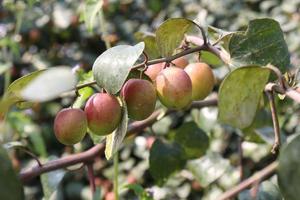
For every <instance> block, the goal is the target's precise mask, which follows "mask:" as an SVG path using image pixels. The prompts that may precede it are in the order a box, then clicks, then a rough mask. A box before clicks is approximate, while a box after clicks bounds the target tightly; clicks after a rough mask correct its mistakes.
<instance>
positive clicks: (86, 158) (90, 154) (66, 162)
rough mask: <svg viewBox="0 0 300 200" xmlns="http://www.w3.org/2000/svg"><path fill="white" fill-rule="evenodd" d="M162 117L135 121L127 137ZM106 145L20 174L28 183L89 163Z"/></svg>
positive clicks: (208, 103) (199, 105)
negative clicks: (34, 179) (43, 175)
mask: <svg viewBox="0 0 300 200" xmlns="http://www.w3.org/2000/svg"><path fill="white" fill-rule="evenodd" d="M217 101H218V100H217V99H216V98H213V99H209V100H203V101H195V102H193V103H192V105H191V108H202V107H206V106H215V105H217ZM173 112H175V110H168V111H167V112H166V114H170V113H173ZM160 115H161V110H156V111H154V112H153V113H152V115H151V116H150V117H148V118H147V119H145V120H142V121H135V122H132V123H131V124H129V126H128V130H127V137H128V136H130V135H133V134H135V133H139V132H141V131H142V130H144V129H145V128H146V127H148V126H151V125H152V124H154V123H155V122H156V121H157V120H158V119H157V118H158V117H159V116H160ZM104 148H105V143H104V142H103V143H101V144H96V145H95V146H94V147H92V148H90V149H89V150H87V151H84V152H81V153H77V154H73V155H69V156H65V157H63V158H59V159H56V160H53V161H49V162H47V163H44V164H42V166H38V165H37V166H34V167H32V168H29V169H25V170H23V171H21V173H20V174H19V176H20V179H21V181H22V182H28V181H30V180H31V179H33V178H35V177H37V176H39V175H41V174H43V173H46V172H50V171H54V170H57V169H60V168H65V167H68V166H71V165H75V164H77V163H87V162H91V161H93V160H94V158H96V157H98V156H100V155H101V154H103V153H104Z"/></svg>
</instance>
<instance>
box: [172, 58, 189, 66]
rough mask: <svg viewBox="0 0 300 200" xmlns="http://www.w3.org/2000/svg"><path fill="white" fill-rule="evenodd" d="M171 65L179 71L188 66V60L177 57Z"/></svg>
mask: <svg viewBox="0 0 300 200" xmlns="http://www.w3.org/2000/svg"><path fill="white" fill-rule="evenodd" d="M172 63H173V64H174V65H175V66H176V67H179V68H181V69H184V68H185V67H186V66H187V65H188V64H189V62H188V60H187V59H186V58H185V57H179V58H176V59H175V60H173V61H172Z"/></svg>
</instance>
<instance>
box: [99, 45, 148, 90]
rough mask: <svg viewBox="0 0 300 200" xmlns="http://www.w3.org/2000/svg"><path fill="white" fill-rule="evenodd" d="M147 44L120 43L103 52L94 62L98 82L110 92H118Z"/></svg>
mask: <svg viewBox="0 0 300 200" xmlns="http://www.w3.org/2000/svg"><path fill="white" fill-rule="evenodd" d="M144 47H145V44H144V43H143V42H140V43H138V44H137V45H135V46H130V45H119V46H115V47H112V48H110V49H108V50H106V51H105V52H103V53H102V54H101V55H100V56H99V57H98V58H97V59H96V61H95V62H94V65H93V73H94V78H95V80H96V81H97V84H98V85H99V86H100V87H102V88H104V89H105V90H106V91H107V92H108V93H111V94H116V93H117V92H118V91H119V90H120V89H121V87H122V85H123V83H124V82H125V80H126V78H127V76H128V74H129V72H130V69H131V67H132V66H133V65H134V63H135V62H136V61H137V59H138V58H139V57H140V55H141V54H142V52H143V50H144Z"/></svg>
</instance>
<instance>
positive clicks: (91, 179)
mask: <svg viewBox="0 0 300 200" xmlns="http://www.w3.org/2000/svg"><path fill="white" fill-rule="evenodd" d="M86 167H87V171H88V178H89V182H90V187H91V191H92V194H94V193H95V191H96V184H95V176H94V169H93V162H87V163H86Z"/></svg>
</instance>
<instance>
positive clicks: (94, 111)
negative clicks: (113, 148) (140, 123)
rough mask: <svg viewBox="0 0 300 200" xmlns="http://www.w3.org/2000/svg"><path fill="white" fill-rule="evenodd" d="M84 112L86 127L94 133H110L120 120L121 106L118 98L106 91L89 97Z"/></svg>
mask: <svg viewBox="0 0 300 200" xmlns="http://www.w3.org/2000/svg"><path fill="white" fill-rule="evenodd" d="M84 112H85V113H86V116H87V121H88V127H89V129H90V130H91V131H92V132H93V133H94V134H96V135H108V134H110V133H112V132H113V131H114V130H115V129H116V128H117V127H118V125H119V123H120V121H121V113H122V112H121V106H120V104H119V101H118V99H117V98H116V97H115V96H113V95H111V94H108V93H96V94H94V95H93V96H91V97H90V98H89V100H88V101H87V103H86V105H85V109H84Z"/></svg>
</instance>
